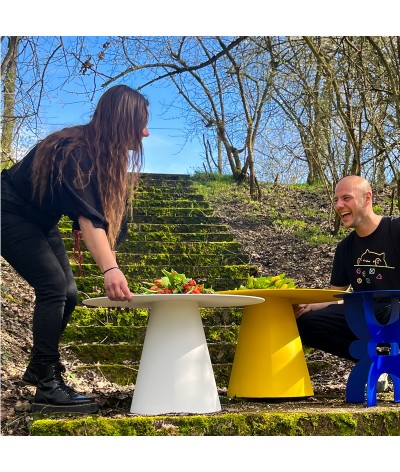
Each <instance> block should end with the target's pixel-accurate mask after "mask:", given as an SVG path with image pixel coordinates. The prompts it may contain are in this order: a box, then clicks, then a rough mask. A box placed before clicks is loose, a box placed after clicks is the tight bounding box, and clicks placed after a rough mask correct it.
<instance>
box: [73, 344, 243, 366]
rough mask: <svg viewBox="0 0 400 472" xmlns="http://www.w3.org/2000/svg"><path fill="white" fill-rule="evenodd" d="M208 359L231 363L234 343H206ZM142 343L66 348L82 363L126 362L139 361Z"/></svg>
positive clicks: (78, 345) (214, 362) (81, 345)
mask: <svg viewBox="0 0 400 472" xmlns="http://www.w3.org/2000/svg"><path fill="white" fill-rule="evenodd" d="M207 345H208V350H209V353H210V359H211V363H212V364H213V366H214V365H215V364H220V363H222V364H231V363H232V362H233V357H234V355H235V349H236V343H223V342H220V343H207ZM142 347H143V346H142V344H140V343H134V342H129V341H126V342H123V343H116V344H114V343H107V344H105V343H87V344H85V343H69V344H68V349H69V350H70V351H72V352H73V353H74V354H75V356H76V357H77V358H78V359H79V360H80V361H81V362H83V363H84V364H96V363H97V362H100V363H102V364H122V365H123V364H125V365H126V364H127V363H129V362H132V363H139V361H140V357H141V355H142Z"/></svg>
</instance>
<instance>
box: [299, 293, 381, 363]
mask: <svg viewBox="0 0 400 472" xmlns="http://www.w3.org/2000/svg"><path fill="white" fill-rule="evenodd" d="M375 316H376V318H377V320H378V321H379V322H380V323H381V324H385V323H386V322H387V321H388V320H389V316H390V304H388V303H387V302H383V303H376V304H375ZM297 327H298V329H299V334H300V338H301V342H302V343H303V344H304V345H305V346H308V347H313V348H315V349H320V350H321V351H325V352H329V353H331V354H334V355H335V356H338V357H343V358H345V359H349V360H353V361H356V360H357V359H354V358H353V357H352V356H351V355H350V344H351V343H352V342H353V341H355V340H356V339H358V338H357V337H356V335H355V334H354V333H353V332H352V331H351V329H350V328H349V326H348V324H347V322H346V318H345V315H344V304H343V303H335V304H331V305H328V306H327V307H325V308H322V309H320V310H314V311H309V312H308V313H304V315H302V316H300V318H298V319H297Z"/></svg>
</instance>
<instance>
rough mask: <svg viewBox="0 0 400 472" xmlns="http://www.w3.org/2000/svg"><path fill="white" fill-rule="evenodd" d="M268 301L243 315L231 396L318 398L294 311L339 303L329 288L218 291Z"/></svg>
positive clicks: (231, 384)
mask: <svg viewBox="0 0 400 472" xmlns="http://www.w3.org/2000/svg"><path fill="white" fill-rule="evenodd" d="M219 293H221V294H227V295H229V294H230V295H237V294H242V295H252V296H255V297H260V298H264V302H263V303H260V304H258V305H253V306H246V307H245V308H244V311H243V317H242V322H241V325H240V330H239V337H238V342H237V346H236V352H235V358H234V362H233V365H232V371H231V376H230V380H229V386H228V395H229V396H231V397H243V398H294V397H307V396H312V395H314V392H313V389H312V385H311V380H310V376H309V373H308V368H307V363H306V360H305V356H304V352H303V346H302V343H301V339H300V336H299V332H298V329H297V323H296V319H295V316H294V312H293V306H292V305H296V304H300V303H317V302H326V301H337V298H336V297H335V295H337V294H339V293H343V292H341V291H338V290H326V289H307V288H305V289H247V290H229V291H223V292H219Z"/></svg>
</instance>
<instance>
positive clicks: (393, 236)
mask: <svg viewBox="0 0 400 472" xmlns="http://www.w3.org/2000/svg"><path fill="white" fill-rule="evenodd" d="M331 285H334V286H336V287H347V286H348V285H351V286H352V288H353V290H354V291H357V292H359V291H364V290H365V291H367V290H399V289H400V217H383V218H382V220H381V222H380V223H379V226H378V227H377V228H376V230H375V231H374V232H373V233H372V234H370V235H369V236H365V237H360V236H358V234H357V233H356V231H352V232H351V233H350V234H349V235H348V236H347V237H346V238H344V239H343V241H341V242H340V243H339V244H338V246H337V248H336V253H335V257H334V260H333V267H332V275H331Z"/></svg>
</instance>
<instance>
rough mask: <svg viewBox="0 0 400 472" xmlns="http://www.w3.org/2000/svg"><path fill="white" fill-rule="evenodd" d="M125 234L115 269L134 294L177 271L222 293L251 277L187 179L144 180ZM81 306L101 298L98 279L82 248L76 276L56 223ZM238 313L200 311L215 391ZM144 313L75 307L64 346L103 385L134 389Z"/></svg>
mask: <svg viewBox="0 0 400 472" xmlns="http://www.w3.org/2000/svg"><path fill="white" fill-rule="evenodd" d="M128 228H129V229H128V231H129V236H128V238H127V240H126V241H125V242H124V243H123V244H121V245H120V247H119V248H118V253H117V260H118V264H119V266H120V267H121V268H122V270H123V271H124V274H125V275H126V277H127V278H128V282H129V286H130V288H131V290H132V291H133V292H139V286H140V285H141V283H142V282H144V281H147V282H151V281H153V280H154V279H155V278H159V277H161V276H162V273H161V269H163V268H165V269H167V270H171V269H175V270H177V271H178V272H179V273H185V274H186V276H188V277H193V278H199V279H202V280H203V281H204V284H205V285H206V286H207V287H210V286H211V287H212V288H213V289H214V290H227V289H232V288H235V287H238V286H239V285H240V284H241V283H243V282H244V281H245V280H246V278H247V274H249V273H252V274H255V273H256V267H253V266H251V265H250V264H249V258H248V255H247V254H245V253H243V252H242V249H241V246H240V244H239V243H238V242H237V241H235V239H234V237H233V236H232V234H231V233H230V232H229V230H228V228H227V226H226V225H223V224H221V222H220V220H219V219H218V218H217V217H215V216H214V214H213V210H212V209H211V208H210V207H209V205H208V204H207V203H206V202H205V201H204V198H203V196H202V195H199V194H197V193H196V192H195V191H194V190H193V181H192V180H191V178H190V177H189V176H187V175H166V174H144V175H142V178H141V183H140V186H139V189H138V192H137V194H136V196H135V209H134V215H133V221H130V222H129V224H128ZM61 229H62V231H63V234H64V240H65V244H66V247H67V250H68V251H69V254H70V258H71V261H72V265H73V270H74V272H75V275H76V281H77V285H78V289H79V293H80V298H81V300H82V299H84V298H88V297H97V296H104V293H105V292H104V285H103V276H102V274H101V272H100V271H99V269H98V267H97V265H96V264H95V263H94V261H93V260H92V258H91V256H90V253H88V252H87V251H86V248H85V245H84V243H83V242H81V250H82V253H83V263H82V276H79V267H78V266H77V264H76V262H74V257H73V235H72V234H71V224H70V222H69V221H67V220H66V221H65V222H64V223H63V224H62V225H61ZM241 315H242V308H218V309H217V308H215V309H206V308H202V309H201V316H202V321H203V325H204V329H205V334H206V339H207V342H208V346H209V350H210V357H211V362H212V364H213V368H214V372H215V377H216V382H217V385H218V387H220V388H226V387H227V386H228V381H229V375H230V370H231V366H232V361H233V356H234V352H235V346H236V340H237V335H238V330H239V325H240V320H241ZM147 316H148V310H146V309H133V310H129V311H125V310H117V309H114V310H113V309H109V310H107V309H94V308H86V307H83V306H78V307H77V308H76V311H75V312H74V314H73V315H72V318H71V322H70V324H69V326H68V327H67V329H66V331H65V333H64V335H63V338H62V343H63V344H64V345H68V348H69V349H70V350H72V351H73V352H74V354H75V355H76V356H77V357H78V359H79V360H80V361H81V362H82V364H83V367H82V368H87V369H96V370H98V371H101V373H102V375H104V376H105V377H106V378H107V380H109V381H111V382H114V383H117V384H120V385H128V384H134V383H135V381H136V374H137V371H138V366H139V361H140V357H141V352H142V346H143V340H144V334H145V330H146V324H147Z"/></svg>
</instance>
